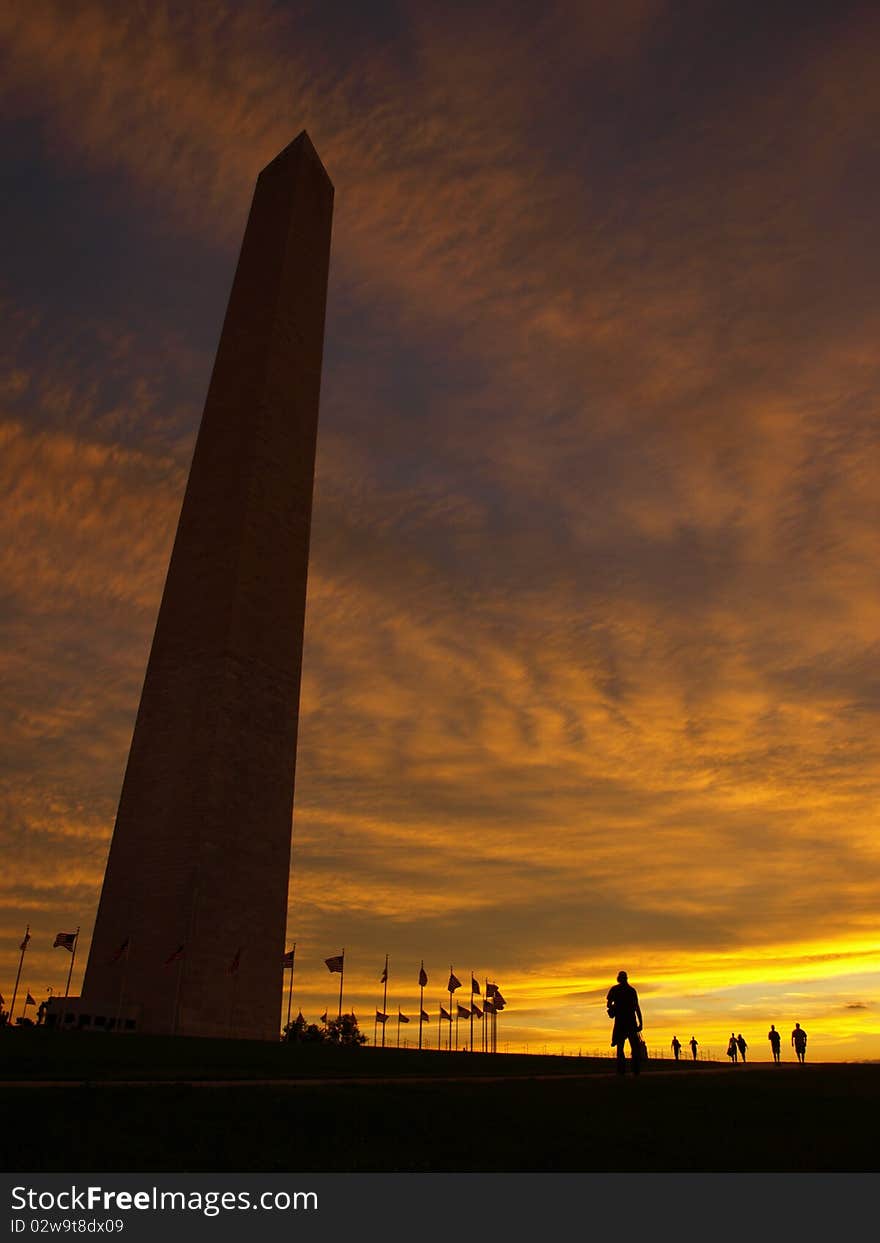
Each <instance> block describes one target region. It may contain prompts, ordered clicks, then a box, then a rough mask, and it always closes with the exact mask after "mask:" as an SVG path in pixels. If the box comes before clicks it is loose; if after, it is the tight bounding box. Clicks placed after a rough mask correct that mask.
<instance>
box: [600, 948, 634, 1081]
mask: <svg viewBox="0 0 880 1243" xmlns="http://www.w3.org/2000/svg"><path fill="white" fill-rule="evenodd" d="M606 1001H607V1008H608V1017H609V1018H610V1019H614V1027H613V1029H612V1032H611V1046H612V1048H616V1049H617V1073H618V1074H619V1075H622V1074H624V1073H625V1072H626V1049H625V1045H626V1042H627V1041H629V1047H630V1059H631V1061H632V1070H633V1074H634V1075H637V1074H638V1073H639V1069H640V1067H639V1032H640V1031H641V1030H642V1011H641V1009H640V1007H639V995H638V993H637V992H636V990H635V989H634V988H633V986H632V985H631V984H630V983H629V982H628V981H627V976H626V972H625V971H618V973H617V983H616V984H613V985H612V986H611V988H610V989H609V990H608V997H607V999H606Z"/></svg>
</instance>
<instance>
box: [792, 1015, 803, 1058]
mask: <svg viewBox="0 0 880 1243" xmlns="http://www.w3.org/2000/svg"><path fill="white" fill-rule="evenodd" d="M791 1043H792V1044H793V1045H794V1051H795V1053H796V1054H797V1060H798V1061H799V1062H800V1063H801V1064H803V1061H804V1058H805V1057H806V1056H807V1033H806V1032H805V1031H804V1029H803V1028H802V1027H801V1025H800V1023H795V1025H794V1031H793V1032H792V1033H791Z"/></svg>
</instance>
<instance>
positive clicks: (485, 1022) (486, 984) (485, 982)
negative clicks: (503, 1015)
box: [483, 976, 492, 1053]
mask: <svg viewBox="0 0 880 1243" xmlns="http://www.w3.org/2000/svg"><path fill="white" fill-rule="evenodd" d="M483 987H484V989H485V992H484V993H483V1052H484V1053H487V1052H488V1043H489V1042H488V1040H487V1038H486V1033H487V1031H488V1030H489V1023H490V1022H491V1020H492V1016H491V1014H490V1015H489V1018H488V1019H487V1018H486V999H487V997H488V996H489V977H488V976H485V977H484V979H483Z"/></svg>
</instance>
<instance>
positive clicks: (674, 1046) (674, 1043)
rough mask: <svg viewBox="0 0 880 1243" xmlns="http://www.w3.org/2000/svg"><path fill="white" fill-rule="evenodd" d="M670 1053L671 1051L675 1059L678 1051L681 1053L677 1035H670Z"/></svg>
mask: <svg viewBox="0 0 880 1243" xmlns="http://www.w3.org/2000/svg"><path fill="white" fill-rule="evenodd" d="M672 1053H673V1056H674V1057H675V1060H676V1061H678V1055H679V1053H681V1041H680V1040H679V1038H678V1036H673V1037H672Z"/></svg>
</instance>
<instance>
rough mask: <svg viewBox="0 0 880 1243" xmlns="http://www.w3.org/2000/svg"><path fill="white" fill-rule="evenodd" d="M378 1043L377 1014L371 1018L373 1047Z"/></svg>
mask: <svg viewBox="0 0 880 1243" xmlns="http://www.w3.org/2000/svg"><path fill="white" fill-rule="evenodd" d="M378 1044H379V1016H378V1014H377V1015H376V1017H375V1018H374V1019H373V1048H374V1049H375V1048H376V1047H377V1046H378Z"/></svg>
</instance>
